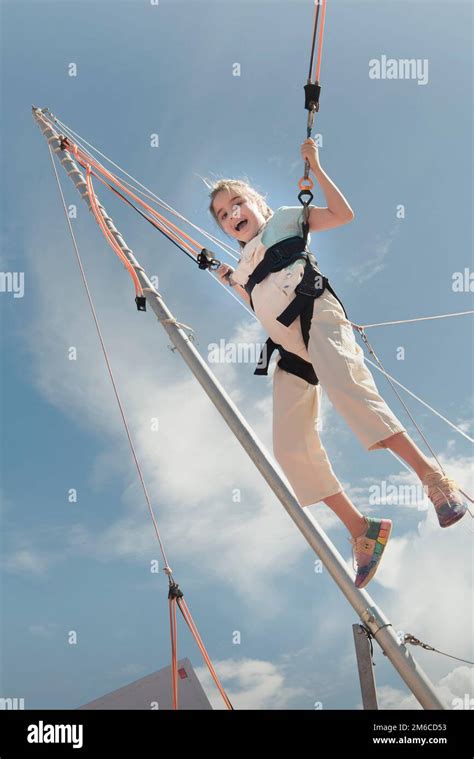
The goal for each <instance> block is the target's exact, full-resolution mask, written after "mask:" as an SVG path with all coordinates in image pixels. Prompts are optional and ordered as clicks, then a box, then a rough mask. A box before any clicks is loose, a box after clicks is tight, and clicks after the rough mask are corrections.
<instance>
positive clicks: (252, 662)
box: [195, 659, 311, 710]
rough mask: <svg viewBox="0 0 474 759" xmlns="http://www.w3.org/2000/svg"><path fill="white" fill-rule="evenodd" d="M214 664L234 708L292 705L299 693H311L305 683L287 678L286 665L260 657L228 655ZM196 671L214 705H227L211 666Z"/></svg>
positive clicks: (224, 707)
mask: <svg viewBox="0 0 474 759" xmlns="http://www.w3.org/2000/svg"><path fill="white" fill-rule="evenodd" d="M213 665H214V668H215V670H216V673H217V675H218V677H219V680H220V682H221V683H222V685H223V687H224V690H225V692H226V693H227V696H228V697H229V699H230V701H231V703H232V705H233V707H234V709H289V708H292V707H291V704H292V703H294V702H295V699H297V698H298V697H301V696H305V695H306V696H307V697H308V698H310V697H311V694H310V693H309V692H308V691H307V690H306V689H305V688H303V687H302V686H298V687H294V686H291V685H289V684H288V683H287V682H286V671H285V667H284V666H283V665H280V666H279V665H277V664H274V663H273V662H270V661H262V660H258V659H226V660H222V661H217V662H213ZM195 671H196V675H197V677H198V678H199V681H200V683H201V685H202V686H203V688H204V690H205V691H206V695H207V697H208V698H209V701H210V702H211V704H212V708H213V709H221V710H222V709H226V708H227V707H226V705H225V703H224V701H223V699H222V696H221V695H220V693H219V691H218V690H217V687H216V685H215V683H214V680H213V679H212V677H211V675H210V672H209V670H208V668H207V667H197V668H196V670H195ZM295 708H296V707H295Z"/></svg>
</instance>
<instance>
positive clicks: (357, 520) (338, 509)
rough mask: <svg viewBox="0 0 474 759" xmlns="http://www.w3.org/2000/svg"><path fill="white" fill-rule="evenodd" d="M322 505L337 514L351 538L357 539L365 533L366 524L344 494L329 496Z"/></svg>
mask: <svg viewBox="0 0 474 759" xmlns="http://www.w3.org/2000/svg"><path fill="white" fill-rule="evenodd" d="M324 503H325V504H326V505H327V506H329V508H330V509H332V510H333V511H334V513H335V514H337V516H338V517H339V519H340V520H341V522H343V523H344V525H345V526H346V527H347V529H348V530H349V532H350V533H351V535H352V537H353V538H358V537H359V535H362V534H363V533H364V532H365V531H366V529H367V522H366V520H365V518H364V517H363V516H362V514H361V513H360V511H358V509H356V507H355V506H354V504H353V503H352V501H351V500H349V498H348V497H347V495H346V494H345V493H342V492H341V493H336V495H331V496H329V498H325V499H324Z"/></svg>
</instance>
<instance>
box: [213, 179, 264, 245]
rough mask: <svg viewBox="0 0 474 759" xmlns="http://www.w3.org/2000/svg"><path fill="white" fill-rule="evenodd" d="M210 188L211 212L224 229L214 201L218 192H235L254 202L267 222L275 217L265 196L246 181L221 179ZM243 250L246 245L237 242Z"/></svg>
mask: <svg viewBox="0 0 474 759" xmlns="http://www.w3.org/2000/svg"><path fill="white" fill-rule="evenodd" d="M208 188H209V189H210V190H211V192H210V194H209V197H210V199H211V202H210V205H209V211H210V213H211V215H212V217H213V219H214V221H215V222H216V223H217V224H218V226H219V227H220V228H221V229H222V227H221V225H220V223H219V219H218V218H217V214H216V212H215V210H214V206H213V203H214V199H215V197H216V195H217V193H218V192H221V191H222V190H228V192H234V193H238V194H239V195H241V196H242V197H244V198H247V199H248V200H253V201H254V202H255V204H256V206H257V207H258V209H259V211H260V212H261V213H262V216H263V218H264V219H265V220H267V219H269V218H270V216H272V215H273V211H272V209H271V208H270V206H269V205H268V204H267V201H266V200H265V196H264V195H261V194H260V193H259V192H257V190H255V189H254V188H253V187H252V186H251V185H250V184H249V182H247V181H245V180H244V179H219V180H218V181H217V182H215V183H214V184H213V185H208ZM237 242H238V243H239V245H240V247H241V248H243V247H244V245H245V243H243V242H240V240H238V241H237Z"/></svg>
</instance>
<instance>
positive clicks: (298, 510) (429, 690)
mask: <svg viewBox="0 0 474 759" xmlns="http://www.w3.org/2000/svg"><path fill="white" fill-rule="evenodd" d="M33 116H34V118H35V119H36V122H37V124H38V126H39V127H40V129H41V131H42V132H43V135H44V137H45V138H46V140H47V142H48V144H49V145H50V147H51V149H52V151H53V152H54V153H56V154H57V155H58V157H59V159H60V161H61V164H62V165H63V167H64V169H65V170H66V173H67V174H68V176H69V177H70V178H71V180H72V181H73V183H74V185H75V186H76V188H77V190H78V191H79V193H80V195H81V197H82V198H83V200H85V201H86V203H87V204H88V206H89V210H90V208H91V201H90V198H89V196H88V191H87V186H86V182H85V179H84V177H83V175H82V173H81V172H80V171H79V168H78V167H77V165H76V163H75V162H74V161H73V160H72V158H71V155H70V153H68V152H67V151H66V150H62V149H61V147H60V139H59V135H58V133H57V132H56V130H55V129H54V128H53V127H52V126H51V125H50V124H49V123H48V122H47V121H46V119H45V118H44V116H43V113H42V112H41V109H39V108H35V107H33ZM99 209H100V212H101V214H102V216H103V218H104V221H105V223H106V225H107V227H108V228H109V230H110V231H111V233H112V234H113V236H114V237H115V239H116V241H117V243H118V245H119V246H120V248H121V250H122V252H123V253H124V254H125V256H126V257H127V258H128V260H129V261H130V263H131V264H132V266H133V267H134V268H135V270H136V273H137V276H138V278H139V280H140V284H141V286H142V288H143V291H144V293H145V295H146V299H147V303H148V304H149V305H150V307H151V308H152V310H153V311H154V313H155V315H156V318H157V319H158V321H159V322H160V323H161V324H162V326H163V328H164V329H165V330H166V332H167V334H168V336H169V338H170V340H171V341H172V343H173V344H174V345H175V347H176V348H177V350H178V351H179V353H180V354H181V356H182V358H183V359H184V360H185V361H186V363H187V365H188V366H189V368H190V369H191V371H192V372H193V374H194V376H195V377H196V379H197V380H198V382H199V383H200V384H201V385H202V387H203V389H204V390H205V392H206V393H207V395H208V396H209V398H210V399H211V401H212V402H213V404H214V405H215V407H216V408H217V410H218V411H219V413H220V414H221V415H222V416H223V417H224V419H225V421H226V422H227V424H228V426H229V427H230V429H231V430H232V432H233V433H234V435H235V436H236V438H237V439H238V440H239V442H240V443H241V444H242V446H243V447H244V448H245V450H246V451H247V453H248V455H249V456H250V458H251V459H252V461H253V462H254V464H255V465H256V467H257V469H258V470H259V472H260V473H261V474H262V475H263V477H264V478H265V480H266V481H267V483H268V484H269V485H270V487H271V489H272V490H273V492H274V493H275V495H276V496H277V498H278V499H279V500H280V502H281V503H282V505H283V506H284V508H285V509H286V511H287V512H288V514H289V515H290V517H291V519H292V520H293V521H294V523H295V524H296V526H297V527H298V529H299V530H300V532H301V533H302V534H303V536H304V537H305V538H306V540H307V542H308V543H309V545H310V546H311V548H312V549H313V551H314V552H315V553H316V555H317V556H318V557H319V558H320V559H321V561H322V562H323V564H324V566H325V567H326V569H327V571H328V572H329V573H330V575H331V577H332V578H333V580H334V581H335V582H336V583H337V585H338V586H339V588H340V590H341V591H342V592H343V593H344V595H345V597H346V598H347V600H348V601H349V603H350V604H351V606H352V607H353V608H354V610H355V611H356V613H357V615H358V616H359V618H360V619H361V621H362V622H363V624H364V625H365V626H366V627H367V628H368V629H369V630H370V632H371V634H372V635H373V636H374V638H375V640H376V641H377V642H378V644H379V645H380V647H381V648H382V650H383V652H384V653H385V654H386V656H387V657H388V658H389V659H390V661H391V662H392V664H393V666H394V667H395V669H396V670H397V671H398V672H399V674H400V676H401V677H402V679H403V680H404V681H405V683H406V685H407V686H408V688H409V689H410V690H411V692H412V693H413V695H414V696H415V697H416V698H417V699H418V701H419V702H420V704H421V705H422V706H423V707H424V708H425V709H445V708H446V707H445V705H444V704H443V703H442V702H441V701H440V699H439V698H438V695H437V693H436V691H435V689H434V687H433V684H432V683H431V682H430V680H429V679H428V677H427V676H426V675H425V673H424V672H423V670H422V669H421V667H419V666H418V664H417V663H416V661H415V660H414V659H413V657H412V656H411V654H410V652H409V651H408V649H407V648H406V647H405V645H404V644H403V643H401V642H400V641H399V639H398V637H397V635H396V633H395V631H394V629H393V627H392V625H391V623H390V622H389V620H388V619H387V617H386V616H385V615H384V614H383V612H382V611H381V610H380V609H379V608H378V607H377V606H376V604H375V603H374V601H373V600H372V598H371V597H370V596H369V594H368V593H367V591H366V590H359V589H358V588H356V587H355V585H354V582H353V578H352V577H351V575H350V574H349V572H348V570H347V568H346V565H345V563H344V560H343V558H342V556H341V555H340V554H339V552H338V551H337V549H336V548H335V546H334V545H333V544H332V543H331V541H330V540H329V538H328V537H327V535H326V534H325V533H324V532H323V530H321V528H320V527H319V525H318V523H317V522H316V520H315V518H314V517H313V516H312V514H310V513H309V512H308V511H305V510H304V509H303V508H302V507H301V506H300V504H299V503H298V501H297V499H296V497H295V496H294V494H293V493H292V492H291V490H290V489H289V488H288V487H287V485H286V484H285V483H284V482H283V480H282V478H281V477H280V475H279V473H278V472H277V470H276V468H275V467H274V465H273V463H272V461H271V459H270V458H269V455H268V453H267V452H266V450H265V448H264V447H263V445H262V443H260V441H259V440H258V438H257V437H256V435H255V433H254V432H253V430H252V428H251V427H250V426H249V424H248V423H247V421H246V420H245V419H244V417H243V416H242V414H241V413H240V411H239V410H238V408H237V407H236V406H235V404H234V403H233V401H232V399H231V398H230V397H229V396H228V395H227V393H226V391H225V389H224V388H223V387H222V385H221V384H220V383H219V382H218V380H217V379H216V377H215V376H214V375H213V374H212V372H211V371H210V370H209V367H208V366H207V364H206V362H205V361H204V359H203V358H202V357H201V356H200V354H199V353H198V352H197V350H196V349H195V347H194V345H193V344H192V342H191V341H190V339H189V337H188V336H187V334H186V333H185V332H184V331H183V330H182V329H181V328H180V326H179V323H178V322H177V321H176V319H175V318H174V317H173V315H172V313H171V311H170V310H169V309H168V307H167V306H166V304H165V302H164V300H163V298H162V296H161V295H160V293H158V292H157V291H156V290H155V288H154V287H153V285H152V283H151V282H150V280H149V279H148V277H147V275H146V273H145V271H144V270H143V268H142V267H141V266H140V264H139V263H138V261H137V260H136V258H135V257H134V255H133V253H132V251H131V250H130V248H128V247H127V245H126V243H125V240H124V239H123V238H122V236H121V234H120V232H119V231H118V230H117V228H116V227H115V225H114V223H113V221H112V219H111V218H110V217H109V216H108V214H107V212H106V210H105V208H104V207H103V206H102V205H101V204H99Z"/></svg>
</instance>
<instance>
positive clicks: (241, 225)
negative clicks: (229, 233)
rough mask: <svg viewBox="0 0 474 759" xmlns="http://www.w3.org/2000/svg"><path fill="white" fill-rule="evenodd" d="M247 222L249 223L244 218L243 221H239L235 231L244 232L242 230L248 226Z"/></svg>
mask: <svg viewBox="0 0 474 759" xmlns="http://www.w3.org/2000/svg"><path fill="white" fill-rule="evenodd" d="M247 224H248V221H247V219H242V221H239V223H238V224H236V227H235V231H236V232H242V230H243V229H245V228H246V226H247Z"/></svg>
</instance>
